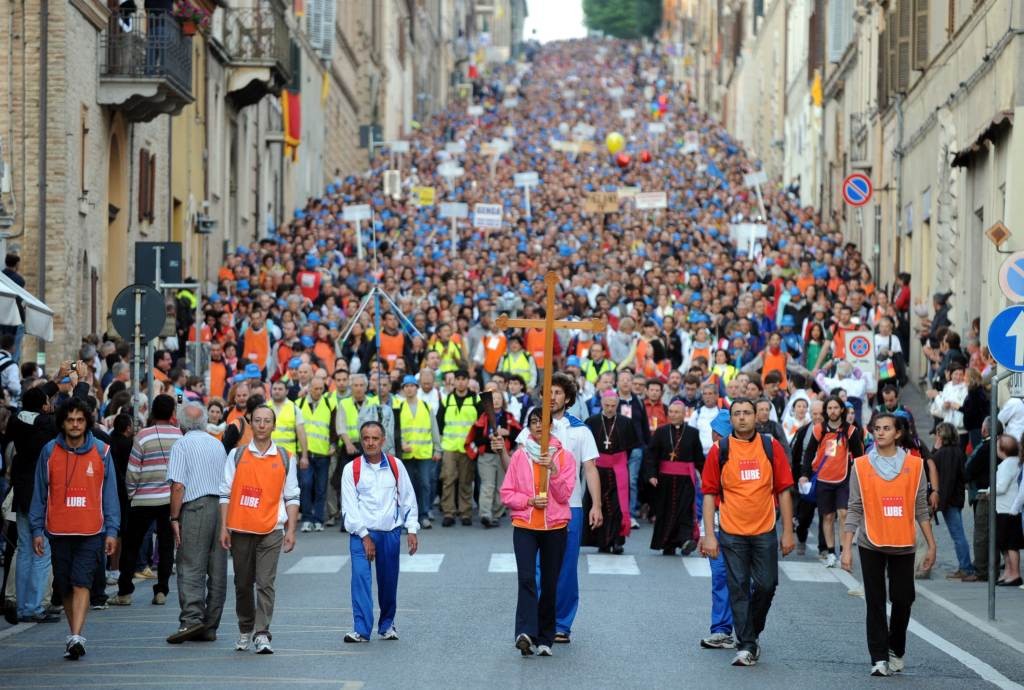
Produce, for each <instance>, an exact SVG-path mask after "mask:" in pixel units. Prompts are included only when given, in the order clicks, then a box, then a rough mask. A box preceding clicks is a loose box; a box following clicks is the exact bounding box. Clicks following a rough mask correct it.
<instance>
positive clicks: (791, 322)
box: [779, 314, 796, 328]
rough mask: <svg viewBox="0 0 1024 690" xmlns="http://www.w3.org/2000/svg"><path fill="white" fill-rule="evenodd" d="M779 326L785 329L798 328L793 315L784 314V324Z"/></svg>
mask: <svg viewBox="0 0 1024 690" xmlns="http://www.w3.org/2000/svg"><path fill="white" fill-rule="evenodd" d="M779 325H780V326H782V327H783V328H786V327H789V328H796V319H794V318H793V315H792V314H783V316H782V322H781V323H780V324H779Z"/></svg>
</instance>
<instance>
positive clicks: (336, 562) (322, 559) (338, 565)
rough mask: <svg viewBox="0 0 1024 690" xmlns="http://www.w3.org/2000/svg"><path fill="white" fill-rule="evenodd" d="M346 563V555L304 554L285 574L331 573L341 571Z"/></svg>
mask: <svg viewBox="0 0 1024 690" xmlns="http://www.w3.org/2000/svg"><path fill="white" fill-rule="evenodd" d="M346 563H348V556H304V557H303V558H300V559H299V562H298V563H296V564H295V565H293V566H292V567H291V568H288V570H286V571H284V574H285V575H333V574H334V573H337V572H341V569H342V568H344V567H345V564H346Z"/></svg>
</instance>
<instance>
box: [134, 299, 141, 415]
mask: <svg viewBox="0 0 1024 690" xmlns="http://www.w3.org/2000/svg"><path fill="white" fill-rule="evenodd" d="M132 345H133V347H132V409H134V408H135V406H136V405H137V404H138V400H139V393H141V392H142V357H143V353H142V290H135V337H134V338H133V343H132ZM132 426H133V427H135V426H136V424H135V419H134V415H133V419H132Z"/></svg>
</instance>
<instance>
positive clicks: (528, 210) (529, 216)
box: [526, 185, 533, 220]
mask: <svg viewBox="0 0 1024 690" xmlns="http://www.w3.org/2000/svg"><path fill="white" fill-rule="evenodd" d="M526 217H527V218H529V219H531V220H532V219H533V213H532V211H531V210H530V185H526Z"/></svg>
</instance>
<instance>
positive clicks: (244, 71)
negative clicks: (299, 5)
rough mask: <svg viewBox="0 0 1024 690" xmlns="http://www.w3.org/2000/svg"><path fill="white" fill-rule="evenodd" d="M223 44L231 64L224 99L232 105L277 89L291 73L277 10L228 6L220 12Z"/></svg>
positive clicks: (282, 20)
mask: <svg viewBox="0 0 1024 690" xmlns="http://www.w3.org/2000/svg"><path fill="white" fill-rule="evenodd" d="M223 43H224V52H225V53H227V56H228V62H229V65H230V66H231V75H230V77H229V78H228V98H229V99H230V100H231V102H232V103H233V104H234V105H235V106H236V107H238V108H242V107H245V106H247V105H250V104H252V103H256V102H258V101H259V100H260V99H262V98H263V97H264V96H266V95H267V94H277V93H280V92H281V89H282V88H283V87H284V85H285V84H286V83H287V82H288V79H289V77H290V73H291V69H290V67H291V65H290V62H291V58H290V53H289V49H290V43H291V40H290V37H289V34H288V24H287V23H286V22H285V18H284V14H283V13H282V12H281V11H280V10H279V9H277V8H274V7H238V8H228V9H227V10H225V14H224V33H223Z"/></svg>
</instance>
